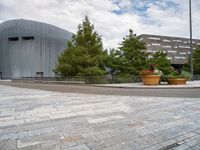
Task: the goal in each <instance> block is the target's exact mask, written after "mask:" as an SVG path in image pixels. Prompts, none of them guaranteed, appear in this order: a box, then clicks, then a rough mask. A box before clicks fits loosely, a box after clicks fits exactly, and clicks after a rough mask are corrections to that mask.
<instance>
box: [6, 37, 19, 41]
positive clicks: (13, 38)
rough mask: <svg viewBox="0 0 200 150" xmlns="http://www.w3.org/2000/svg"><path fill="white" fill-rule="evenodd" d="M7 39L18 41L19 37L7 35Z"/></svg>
mask: <svg viewBox="0 0 200 150" xmlns="http://www.w3.org/2000/svg"><path fill="white" fill-rule="evenodd" d="M8 40H9V41H19V37H9V38H8Z"/></svg>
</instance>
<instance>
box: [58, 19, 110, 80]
mask: <svg viewBox="0 0 200 150" xmlns="http://www.w3.org/2000/svg"><path fill="white" fill-rule="evenodd" d="M106 57H107V53H106V52H105V51H103V45H102V40H101V37H100V36H99V35H98V33H97V32H96V31H94V25H92V24H91V23H90V21H89V19H88V17H87V16H86V17H85V19H84V20H83V22H82V24H80V25H79V26H78V31H77V33H76V34H74V35H73V36H72V41H71V42H68V48H67V49H66V50H65V51H64V52H63V53H62V54H61V55H60V56H59V57H58V63H57V64H56V68H55V70H54V71H55V73H57V74H59V75H61V76H97V75H104V74H105V73H106V71H105V68H104V65H105V64H104V62H105V60H106Z"/></svg>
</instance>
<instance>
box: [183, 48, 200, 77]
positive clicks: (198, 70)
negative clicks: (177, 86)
mask: <svg viewBox="0 0 200 150" xmlns="http://www.w3.org/2000/svg"><path fill="white" fill-rule="evenodd" d="M190 62H191V56H190V57H189V58H188V62H187V63H186V64H185V65H184V66H183V70H185V71H188V72H190V71H191V68H190V65H191V64H190ZM193 73H194V75H199V74H200V46H199V47H197V48H196V50H194V52H193Z"/></svg>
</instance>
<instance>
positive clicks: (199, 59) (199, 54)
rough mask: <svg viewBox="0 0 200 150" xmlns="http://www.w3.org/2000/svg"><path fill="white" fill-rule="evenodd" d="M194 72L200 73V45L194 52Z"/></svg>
mask: <svg viewBox="0 0 200 150" xmlns="http://www.w3.org/2000/svg"><path fill="white" fill-rule="evenodd" d="M193 65H194V74H195V75H199V74H200V46H199V47H197V49H196V50H195V51H194V54H193Z"/></svg>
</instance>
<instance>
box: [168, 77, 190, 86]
mask: <svg viewBox="0 0 200 150" xmlns="http://www.w3.org/2000/svg"><path fill="white" fill-rule="evenodd" d="M186 82H187V79H185V78H179V79H168V80H167V83H168V84H169V85H185V84H186Z"/></svg>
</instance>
